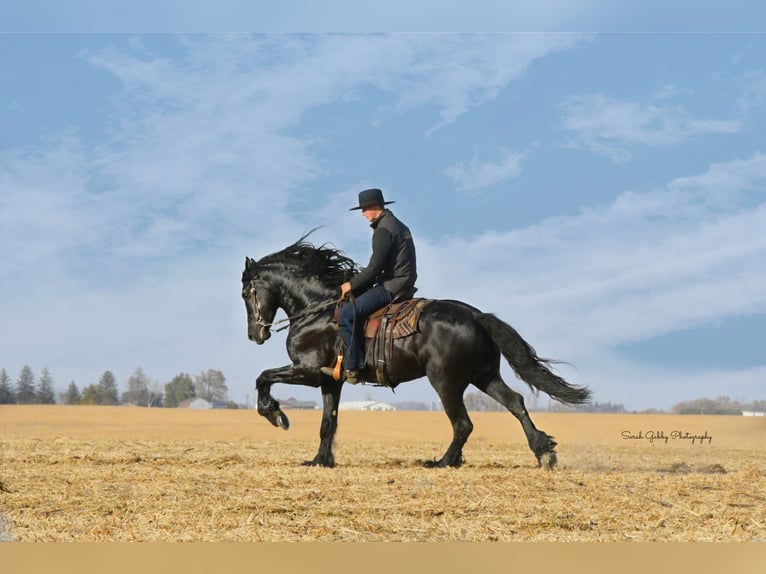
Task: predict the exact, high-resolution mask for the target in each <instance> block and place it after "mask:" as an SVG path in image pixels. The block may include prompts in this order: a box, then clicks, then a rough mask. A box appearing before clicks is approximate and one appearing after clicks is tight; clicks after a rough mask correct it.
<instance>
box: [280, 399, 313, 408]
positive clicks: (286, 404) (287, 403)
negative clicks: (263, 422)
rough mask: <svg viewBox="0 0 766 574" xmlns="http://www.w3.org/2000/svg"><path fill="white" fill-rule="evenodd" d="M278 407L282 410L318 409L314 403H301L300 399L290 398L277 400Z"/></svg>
mask: <svg viewBox="0 0 766 574" xmlns="http://www.w3.org/2000/svg"><path fill="white" fill-rule="evenodd" d="M279 406H281V407H282V408H284V409H307V410H316V409H318V408H319V407H318V406H317V404H316V402H315V401H302V400H300V399H296V398H295V397H290V398H289V399H279Z"/></svg>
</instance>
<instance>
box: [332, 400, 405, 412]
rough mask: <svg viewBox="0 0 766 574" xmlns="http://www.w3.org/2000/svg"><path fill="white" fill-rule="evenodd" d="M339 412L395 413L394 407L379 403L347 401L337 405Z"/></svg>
mask: <svg viewBox="0 0 766 574" xmlns="http://www.w3.org/2000/svg"><path fill="white" fill-rule="evenodd" d="M338 410H341V411H395V410H396V407H394V406H392V405H389V404H387V403H382V402H380V401H347V402H343V403H340V404H339V405H338Z"/></svg>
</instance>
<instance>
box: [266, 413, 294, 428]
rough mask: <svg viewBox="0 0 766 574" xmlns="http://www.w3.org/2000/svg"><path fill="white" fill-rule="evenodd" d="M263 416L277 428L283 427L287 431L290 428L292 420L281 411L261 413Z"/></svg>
mask: <svg viewBox="0 0 766 574" xmlns="http://www.w3.org/2000/svg"><path fill="white" fill-rule="evenodd" d="M259 412H260V411H259ZM261 415H263V416H264V417H266V420H268V421H269V422H270V423H271V424H272V425H274V426H275V427H282V428H283V429H285V430H288V429H289V428H290V420H289V419H288V418H287V415H286V414H285V413H283V412H282V410H281V409H276V410H273V411H268V412H261Z"/></svg>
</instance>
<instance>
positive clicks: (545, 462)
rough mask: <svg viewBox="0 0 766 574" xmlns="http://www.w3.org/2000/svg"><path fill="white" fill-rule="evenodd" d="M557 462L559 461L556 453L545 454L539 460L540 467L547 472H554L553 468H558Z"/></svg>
mask: <svg viewBox="0 0 766 574" xmlns="http://www.w3.org/2000/svg"><path fill="white" fill-rule="evenodd" d="M557 462H558V459H557V458H556V453H555V452H544V453H543V454H542V455H541V456H540V460H539V463H540V466H541V467H543V469H545V470H553V467H554V466H556V463H557Z"/></svg>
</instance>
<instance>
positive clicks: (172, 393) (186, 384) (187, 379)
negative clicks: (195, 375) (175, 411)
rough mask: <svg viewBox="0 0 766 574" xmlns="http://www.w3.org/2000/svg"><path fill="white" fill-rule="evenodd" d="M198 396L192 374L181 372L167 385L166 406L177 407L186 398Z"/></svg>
mask: <svg viewBox="0 0 766 574" xmlns="http://www.w3.org/2000/svg"><path fill="white" fill-rule="evenodd" d="M195 396H196V394H195V392H194V382H193V381H192V378H191V376H189V375H187V374H186V373H181V374H180V375H176V376H175V377H173V380H172V381H170V382H169V383H167V384H166V385H165V406H166V407H171V408H175V407H177V406H178V405H180V404H181V403H182V402H184V401H185V400H186V399H191V398H194V397H195Z"/></svg>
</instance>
